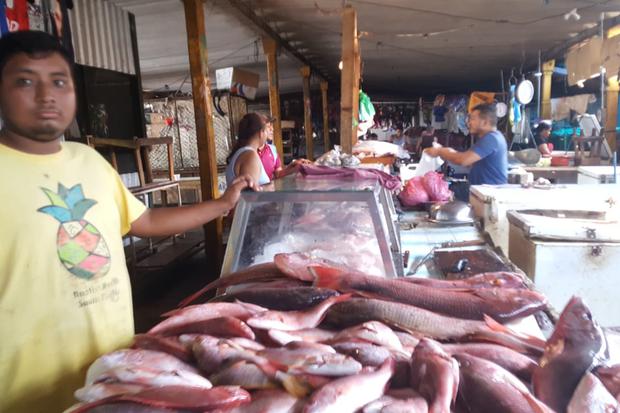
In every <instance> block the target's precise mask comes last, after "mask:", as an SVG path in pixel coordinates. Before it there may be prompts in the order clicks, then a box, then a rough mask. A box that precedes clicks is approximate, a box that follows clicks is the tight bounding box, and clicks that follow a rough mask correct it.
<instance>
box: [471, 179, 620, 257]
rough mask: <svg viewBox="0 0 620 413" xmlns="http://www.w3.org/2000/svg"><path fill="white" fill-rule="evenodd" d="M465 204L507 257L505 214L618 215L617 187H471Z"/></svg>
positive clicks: (619, 196)
mask: <svg viewBox="0 0 620 413" xmlns="http://www.w3.org/2000/svg"><path fill="white" fill-rule="evenodd" d="M469 202H470V204H471V205H472V207H473V210H474V214H475V216H476V218H478V219H480V221H481V223H482V226H483V229H484V231H486V232H487V233H488V234H489V236H490V237H491V239H492V240H493V243H494V244H495V246H496V247H499V248H501V250H502V251H503V253H504V254H505V255H509V246H508V230H509V225H508V219H507V218H506V213H507V211H510V210H518V209H535V208H542V209H572V210H587V211H605V212H607V211H610V209H612V210H615V211H618V210H619V208H620V185H619V186H616V185H555V186H553V187H552V188H551V189H536V188H522V187H521V186H520V185H475V186H472V187H471V188H470V194H469Z"/></svg>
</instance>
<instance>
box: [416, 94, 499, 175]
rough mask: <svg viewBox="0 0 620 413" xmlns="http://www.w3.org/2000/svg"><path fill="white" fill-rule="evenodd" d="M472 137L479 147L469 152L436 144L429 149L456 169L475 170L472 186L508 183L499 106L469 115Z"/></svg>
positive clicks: (478, 108) (428, 151)
mask: <svg viewBox="0 0 620 413" xmlns="http://www.w3.org/2000/svg"><path fill="white" fill-rule="evenodd" d="M468 127H469V133H471V134H472V135H473V136H476V137H478V141H477V142H476V144H475V145H474V146H473V147H472V148H471V149H469V150H467V151H465V152H458V151H456V150H454V149H452V148H444V147H442V146H441V145H438V144H434V146H433V147H432V148H427V149H425V152H426V153H428V154H429V155H430V156H433V157H435V156H439V157H440V158H442V159H444V160H445V161H448V162H451V163H453V164H456V165H462V166H471V170H470V172H469V183H470V184H471V185H482V184H489V185H501V184H505V183H507V182H508V149H507V147H506V139H505V138H504V135H502V133H501V132H499V131H498V130H497V115H496V114H495V105H489V104H481V105H478V106H476V107H475V108H474V109H473V110H472V112H471V113H470V115H469V124H468Z"/></svg>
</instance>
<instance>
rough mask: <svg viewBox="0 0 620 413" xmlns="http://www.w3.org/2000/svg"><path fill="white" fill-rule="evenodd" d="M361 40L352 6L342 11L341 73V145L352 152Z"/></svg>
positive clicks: (345, 150) (356, 113) (357, 109)
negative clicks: (358, 35) (358, 36)
mask: <svg viewBox="0 0 620 413" xmlns="http://www.w3.org/2000/svg"><path fill="white" fill-rule="evenodd" d="M359 65H360V56H359V40H358V38H357V13H356V12H355V9H354V8H353V7H351V6H346V7H345V8H344V9H343V11H342V71H341V73H340V145H341V146H342V150H343V152H345V153H351V151H352V149H353V145H354V144H355V142H356V141H357V125H358V122H359V113H358V112H359V73H360V71H359Z"/></svg>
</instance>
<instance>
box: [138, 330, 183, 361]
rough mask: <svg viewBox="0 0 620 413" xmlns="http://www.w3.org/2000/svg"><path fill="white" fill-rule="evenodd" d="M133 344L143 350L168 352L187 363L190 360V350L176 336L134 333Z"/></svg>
mask: <svg viewBox="0 0 620 413" xmlns="http://www.w3.org/2000/svg"><path fill="white" fill-rule="evenodd" d="M133 340H134V346H135V347H136V348H142V349H145V350H155V351H161V352H163V353H168V354H170V355H172V356H175V357H176V358H178V359H180V360H183V361H185V362H187V363H189V362H191V361H192V352H191V350H190V349H188V348H187V346H186V345H184V344H183V343H181V342H180V341H179V340H178V339H177V338H176V337H161V336H156V335H153V334H136V335H135V336H134V338H133Z"/></svg>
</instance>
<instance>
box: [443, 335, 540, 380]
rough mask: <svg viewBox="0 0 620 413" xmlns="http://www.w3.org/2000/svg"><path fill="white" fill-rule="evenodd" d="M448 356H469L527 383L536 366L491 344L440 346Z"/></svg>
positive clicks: (523, 357)
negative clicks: (485, 361)
mask: <svg viewBox="0 0 620 413" xmlns="http://www.w3.org/2000/svg"><path fill="white" fill-rule="evenodd" d="M442 348H443V349H444V350H445V351H446V352H447V353H448V354H457V353H461V354H469V355H472V356H476V357H479V358H482V359H485V360H489V361H492V362H493V363H495V364H497V365H499V366H501V367H503V368H505V369H506V370H508V371H509V372H511V373H512V374H514V375H515V376H517V377H519V378H522V379H524V380H527V381H529V380H530V379H531V378H532V373H533V372H534V369H535V368H536V367H537V366H538V364H537V363H536V362H535V361H534V360H532V359H531V358H530V357H528V356H526V355H523V354H521V353H518V352H516V351H514V350H512V349H510V348H508V347H506V346H500V345H498V344H491V343H458V344H442Z"/></svg>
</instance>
